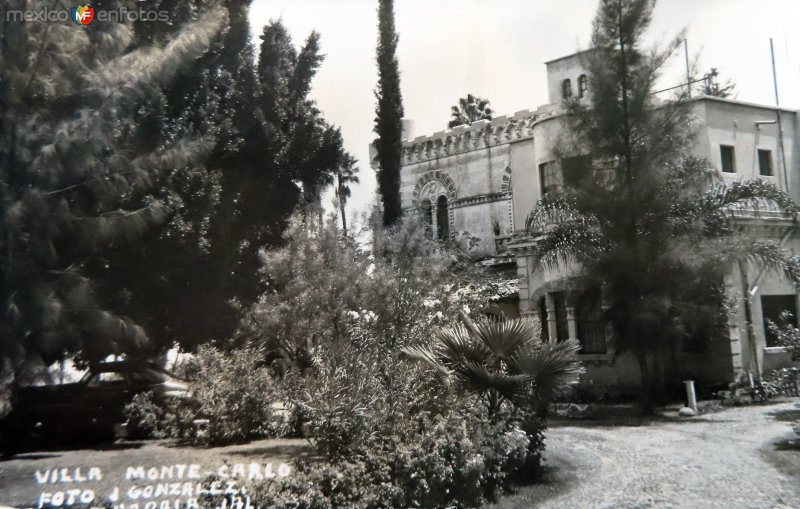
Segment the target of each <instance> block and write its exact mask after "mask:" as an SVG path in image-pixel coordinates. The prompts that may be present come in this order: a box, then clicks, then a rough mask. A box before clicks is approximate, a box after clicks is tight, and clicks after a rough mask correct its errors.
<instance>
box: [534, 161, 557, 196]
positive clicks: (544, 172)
mask: <svg viewBox="0 0 800 509" xmlns="http://www.w3.org/2000/svg"><path fill="white" fill-rule="evenodd" d="M539 183H540V184H541V189H542V196H544V195H546V194H547V193H549V192H551V191H555V190H557V189H559V188H560V187H561V171H560V170H559V167H558V165H557V164H556V162H555V161H550V162H549V163H542V164H540V165H539Z"/></svg>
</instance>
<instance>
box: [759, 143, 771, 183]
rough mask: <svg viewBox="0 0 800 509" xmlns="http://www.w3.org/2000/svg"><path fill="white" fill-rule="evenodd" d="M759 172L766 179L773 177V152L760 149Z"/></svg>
mask: <svg viewBox="0 0 800 509" xmlns="http://www.w3.org/2000/svg"><path fill="white" fill-rule="evenodd" d="M758 172H759V173H761V175H764V176H766V177H771V176H772V151H771V150H764V149H761V148H760V149H758Z"/></svg>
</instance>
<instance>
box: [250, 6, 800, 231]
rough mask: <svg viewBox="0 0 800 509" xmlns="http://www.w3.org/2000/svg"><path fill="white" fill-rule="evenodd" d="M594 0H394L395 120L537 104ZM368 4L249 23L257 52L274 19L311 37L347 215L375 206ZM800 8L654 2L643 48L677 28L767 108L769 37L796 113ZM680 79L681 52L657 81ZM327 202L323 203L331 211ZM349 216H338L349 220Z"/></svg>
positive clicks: (696, 54)
mask: <svg viewBox="0 0 800 509" xmlns="http://www.w3.org/2000/svg"><path fill="white" fill-rule="evenodd" d="M597 4H598V3H597V1H596V0H395V25H396V28H397V31H398V33H399V36H400V40H399V44H398V50H397V57H398V60H399V63H400V74H401V77H400V79H401V91H402V95H403V107H404V109H405V117H406V118H408V119H411V120H412V121H413V123H414V128H413V133H412V136H421V135H426V134H432V133H434V132H437V131H441V130H443V129H444V128H446V126H447V122H448V120H449V116H450V107H451V106H452V105H454V104H456V103H457V101H458V98H459V97H464V96H466V94H467V93H472V94H475V95H478V96H480V97H485V98H487V99H489V100H490V101H491V106H492V108H493V109H494V111H495V114H496V115H498V116H499V115H504V114H511V113H514V112H516V111H519V110H524V109H535V108H536V107H538V106H540V105H542V104H546V103H547V81H546V69H545V66H544V62H546V61H548V60H552V59H555V58H559V57H562V56H565V55H569V54H571V53H574V52H575V51H578V50H581V49H585V48H586V47H587V46H588V43H589V37H590V34H591V26H592V19H593V18H594V16H595V13H596V9H597ZM377 5H378V1H377V0H254V1H253V3H252V7H251V12H250V23H251V26H252V30H253V38H254V42H255V43H256V45H257V44H258V43H259V42H260V41H259V39H258V35H260V33H261V30H262V28H263V26H264V25H265V24H266V23H268V22H269V21H270V20H271V19H277V18H281V19H282V20H283V22H284V24H285V25H286V26H287V28H288V30H289V32H290V34H291V35H292V38H293V40H294V42H295V44H296V45H298V46H299V45H301V44H302V43H303V41H304V40H305V39H306V37H307V36H308V34H309V33H310V32H311V31H312V30H316V31H317V32H319V33H320V36H321V47H322V52H323V53H324V54H325V55H326V57H325V61H324V63H323V64H322V67H321V68H320V70H319V73H318V74H317V77H316V78H315V81H314V87H313V90H312V92H311V97H312V98H313V99H314V100H315V101H316V102H317V104H318V107H319V108H320V110H322V112H323V113H324V115H325V118H326V119H327V120H328V121H329V122H332V123H334V124H336V125H338V126H341V128H342V134H343V137H344V143H345V148H346V149H347V150H348V151H349V152H350V153H352V154H353V155H355V156H356V157H357V158H358V159H359V162H360V165H359V167H360V169H361V173H360V178H361V184H360V185H359V186H354V187H353V196H352V198H351V199H350V202H349V205H348V207H349V208H350V209H351V210H357V209H364V208H365V207H367V206H368V205H369V204H370V203H372V201H373V200H374V196H375V174H374V172H373V170H372V169H371V168H370V167H369V149H368V146H369V144H370V142H371V141H372V140H373V139H374V137H375V135H374V133H373V130H372V129H373V125H374V117H375V97H374V89H375V84H376V83H377V68H376V63H375V46H376V42H377V38H378V33H377ZM798 20H800V0H661V1H660V2H658V3H657V5H656V9H655V12H654V15H653V23H652V25H651V27H650V30H649V32H648V33H647V42H648V44H651V45H652V44H658V43H659V42H662V43H663V42H666V41H669V40H671V39H672V38H673V37H675V36H676V35H677V34H679V33H680V31H681V30H682V29H686V40H687V46H688V49H689V56H690V59H692V60H694V59H697V65H698V69H699V70H700V71H702V72H706V71H707V70H708V69H709V68H711V67H716V68H717V69H718V71H719V72H720V81H722V82H724V81H725V80H727V79H729V78H730V79H732V80H733V81H734V82H735V83H736V92H737V97H736V98H737V99H739V100H742V101H748V102H755V103H762V104H769V105H774V104H775V92H774V87H773V80H772V66H771V62H770V46H769V40H770V38H772V39H773V44H774V48H775V62H776V68H777V75H778V89H779V95H780V103H781V106H783V107H788V108H791V109H800V30H798ZM684 75H685V64H684V54H683V50H682V48H681V50H680V51H679V52H678V53H676V55H675V57H674V58H673V60H672V61H671V63H670V65H669V67H668V68H667V69H665V72H664V74H663V76H662V79H661V83H660V85H661V86H662V87H663V88H666V87H669V86H673V85H676V84H679V83H680V81H681V79H682V77H683V76H684ZM330 199H331V198H330V197H326V198H325V202H326V205H328V206H329V207H330V205H329V204H330ZM349 215H350V213H348V216H349Z"/></svg>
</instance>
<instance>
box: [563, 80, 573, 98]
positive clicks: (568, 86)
mask: <svg viewBox="0 0 800 509" xmlns="http://www.w3.org/2000/svg"><path fill="white" fill-rule="evenodd" d="M561 97H562V98H564V99H569V98H570V97H572V81H570V80H569V79H566V80H564V81H562V82H561Z"/></svg>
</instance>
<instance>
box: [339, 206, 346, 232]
mask: <svg viewBox="0 0 800 509" xmlns="http://www.w3.org/2000/svg"><path fill="white" fill-rule="evenodd" d="M339 210H340V211H341V213H342V234H343V235H344V236H345V237H347V216H346V215H345V213H344V200H342V199H341V198H339Z"/></svg>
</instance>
